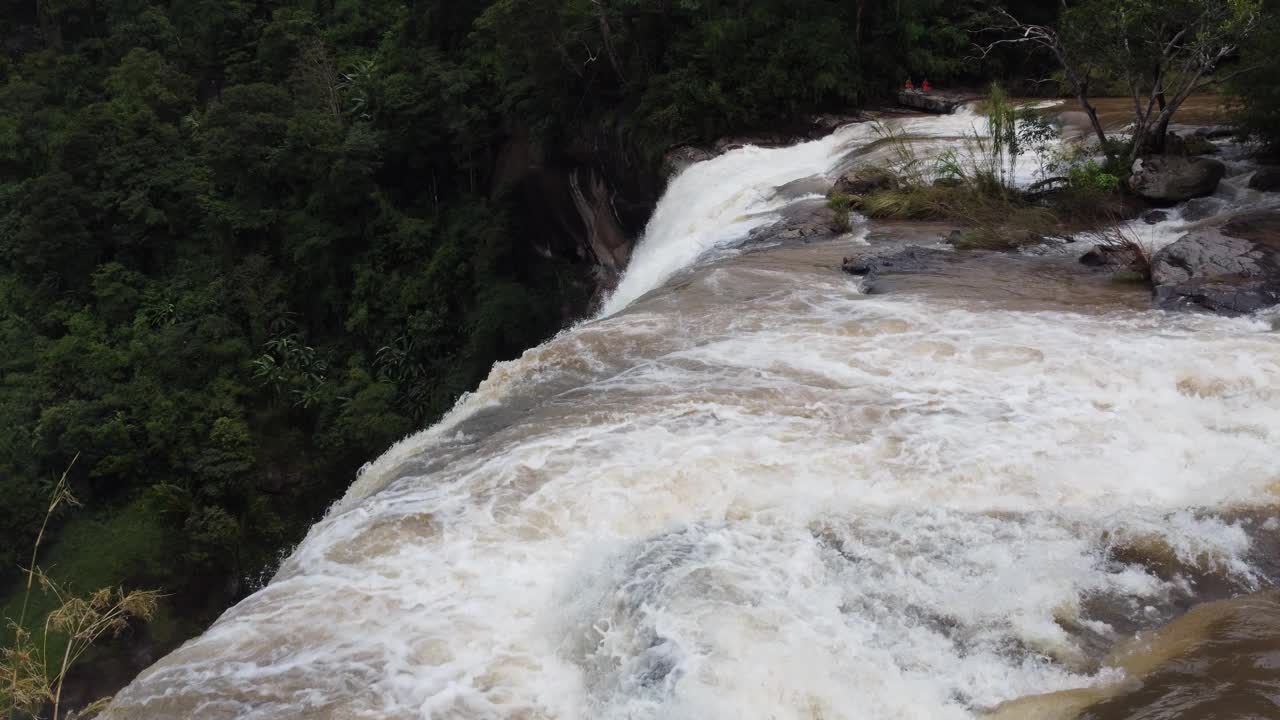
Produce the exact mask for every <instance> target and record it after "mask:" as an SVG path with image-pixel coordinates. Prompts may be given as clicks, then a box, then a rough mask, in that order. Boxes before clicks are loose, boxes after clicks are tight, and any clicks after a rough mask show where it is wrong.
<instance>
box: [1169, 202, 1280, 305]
mask: <svg viewBox="0 0 1280 720" xmlns="http://www.w3.org/2000/svg"><path fill="white" fill-rule="evenodd" d="M1151 281H1152V284H1153V285H1154V286H1155V300H1156V304H1157V305H1158V306H1160V307H1162V308H1165V309H1183V308H1190V309H1202V310H1208V311H1211V312H1216V313H1221V314H1225V315H1240V314H1245V313H1251V312H1254V311H1257V310H1261V309H1264V308H1268V307H1271V306H1273V305H1278V304H1280V212H1273V211H1263V212H1255V213H1250V214H1247V215H1241V216H1238V217H1236V218H1235V219H1233V220H1232V221H1231V222H1229V223H1227V224H1226V225H1224V226H1222V227H1221V228H1214V229H1206V230H1201V231H1197V232H1194V233H1191V234H1189V235H1187V236H1185V237H1183V238H1182V239H1181V240H1179V241H1177V242H1176V243H1174V244H1172V245H1170V246H1169V247H1167V248H1165V249H1163V250H1161V251H1160V252H1158V253H1156V255H1155V257H1154V258H1152V262H1151Z"/></svg>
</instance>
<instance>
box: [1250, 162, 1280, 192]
mask: <svg viewBox="0 0 1280 720" xmlns="http://www.w3.org/2000/svg"><path fill="white" fill-rule="evenodd" d="M1249 189H1250V190H1260V191H1262V192H1275V191H1277V190H1280V167H1264V168H1259V169H1258V171H1257V172H1255V173H1254V174H1253V177H1251V178H1249Z"/></svg>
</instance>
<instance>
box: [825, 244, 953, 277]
mask: <svg viewBox="0 0 1280 720" xmlns="http://www.w3.org/2000/svg"><path fill="white" fill-rule="evenodd" d="M950 254H951V253H950V252H948V251H946V250H938V249H935V248H924V247H919V246H916V245H912V246H911V247H908V248H904V249H902V250H899V251H897V252H894V253H890V254H870V255H859V256H857V257H852V258H845V259H844V262H843V263H842V264H841V266H840V267H841V269H842V270H844V271H845V272H847V273H849V274H850V275H862V276H868V277H870V276H875V275H881V274H885V273H909V272H924V271H928V270H933V269H935V268H937V267H938V266H939V265H940V264H941V262H942V261H943V260H944V259H945V258H947V257H949V256H950Z"/></svg>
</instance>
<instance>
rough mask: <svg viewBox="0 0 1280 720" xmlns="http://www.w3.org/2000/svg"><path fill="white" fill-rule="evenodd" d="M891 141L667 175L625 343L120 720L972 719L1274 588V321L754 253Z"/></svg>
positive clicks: (1048, 270) (750, 158)
mask: <svg viewBox="0 0 1280 720" xmlns="http://www.w3.org/2000/svg"><path fill="white" fill-rule="evenodd" d="M906 122H910V123H913V124H915V127H914V129H913V131H914V132H916V133H920V134H923V135H930V134H932V135H934V136H936V137H948V136H951V135H953V134H955V132H956V124H957V123H961V122H964V120H963V119H960V120H957V119H955V118H946V119H936V120H931V119H930V120H910V121H906ZM874 141H875V138H874V135H873V131H872V130H871V129H870V128H869V127H868V126H865V125H860V126H854V127H851V128H847V129H845V130H842V131H840V132H838V133H836V134H835V135H833V136H831V137H830V138H827V139H825V140H822V141H818V142H815V143H808V144H804V145H800V146H796V147H793V148H784V149H776V150H763V149H758V148H746V149H743V150H739V151H734V152H731V153H728V154H726V155H725V156H722V157H720V158H717V159H715V160H712V161H708V162H706V163H702V164H699V165H695V166H693V168H691V169H690V170H688V171H686V172H685V173H684V174H683V175H681V176H680V177H679V178H677V179H675V180H674V181H673V183H672V184H671V186H670V189H669V191H668V193H667V195H666V196H665V197H664V198H663V200H662V202H661V204H660V206H659V208H658V210H657V212H656V213H655V216H654V219H653V222H652V223H651V224H650V227H649V230H648V233H647V236H646V239H645V242H644V243H643V244H642V245H641V246H640V248H639V249H638V251H637V253H636V255H635V259H634V264H633V266H632V268H631V270H630V271H629V272H628V275H627V277H626V278H624V279H623V281H622V284H621V285H620V286H619V288H618V291H617V293H616V294H615V295H614V296H613V297H612V298H611V299H610V301H609V304H608V305H607V307H606V308H605V309H604V311H603V313H602V314H601V316H600V317H599V318H597V319H595V320H593V321H590V322H586V323H583V324H581V325H579V326H577V327H574V328H572V329H570V330H568V331H565V332H564V333H561V334H560V335H559V336H557V337H556V338H554V339H552V340H551V341H549V342H547V343H546V344H544V345H542V346H540V347H537V348H534V349H532V350H530V351H529V352H527V353H525V355H524V356H523V357H521V358H520V359H518V360H515V361H512V362H509V363H501V364H499V365H498V366H496V367H495V368H494V370H493V373H492V374H491V375H490V377H489V378H488V380H486V381H485V382H484V384H483V385H482V386H481V387H480V388H479V389H477V391H476V392H475V393H473V394H471V395H469V396H467V397H466V398H464V399H463V400H462V401H460V403H459V405H458V407H457V408H456V409H455V410H454V411H453V412H452V413H451V414H450V415H449V416H448V417H446V418H445V419H444V420H443V421H442V422H441V423H440V424H438V425H437V426H435V427H433V428H430V429H428V430H426V431H424V432H423V433H420V434H418V435H416V436H413V437H411V438H408V439H406V440H405V441H403V442H402V443H400V444H399V445H397V446H396V447H395V448H393V449H392V450H391V451H389V452H388V453H387V454H386V455H385V456H384V457H382V458H380V459H379V460H378V461H376V462H374V463H372V464H371V465H370V466H369V467H368V468H366V470H365V471H364V472H363V473H362V475H361V477H360V479H359V480H358V482H356V484H355V485H353V487H352V489H351V490H350V492H349V493H348V494H347V497H345V498H344V499H343V500H342V501H341V502H340V503H338V504H337V505H336V506H335V507H334V508H333V509H332V510H331V512H330V513H329V515H328V516H327V517H326V518H325V519H324V520H322V521H321V522H319V523H318V524H317V525H316V526H315V527H314V528H313V529H312V530H311V532H310V534H309V535H308V536H307V538H306V540H305V541H304V542H303V543H302V544H301V545H300V546H299V547H298V548H297V549H296V551H295V552H294V553H293V555H292V556H291V557H290V558H289V559H288V560H287V561H286V562H285V563H284V565H283V567H282V568H281V569H280V571H279V573H278V574H277V576H276V577H275V578H274V580H273V581H272V582H271V583H270V584H269V585H268V586H267V587H265V588H264V589H262V590H261V591H259V592H258V593H256V594H255V595H253V596H252V597H250V598H248V599H247V600H245V601H244V602H242V603H240V604H239V605H237V606H236V607H235V608H233V609H231V610H229V611H228V612H227V613H226V614H225V615H224V616H223V617H222V618H221V619H220V620H219V621H218V622H217V623H216V624H215V625H214V626H213V627H212V628H210V630H209V631H208V632H207V633H205V634H204V635H203V636H201V637H200V638H198V639H196V640H194V641H192V642H189V643H188V644H186V645H184V646H183V647H182V648H181V649H179V650H178V651H176V652H175V653H173V654H172V655H170V656H169V657H167V658H165V659H164V660H162V661H161V662H159V663H157V664H156V665H155V666H154V667H152V668H151V669H149V670H148V671H146V672H145V673H143V675H142V676H140V677H139V678H138V679H137V680H136V681H135V682H134V683H133V684H132V685H131V686H129V687H128V688H127V689H126V690H124V691H123V692H122V693H121V694H120V695H119V696H118V697H117V699H116V700H115V702H114V704H113V705H112V706H111V709H110V710H108V712H107V713H106V715H105V717H107V718H111V719H112V720H150V719H153V718H188V717H198V718H202V719H206V718H207V719H210V720H221V719H223V718H227V719H230V718H249V719H253V720H283V719H285V718H288V719H291V720H292V719H295V718H308V719H311V718H315V719H318V720H329V719H331V720H338V719H340V718H341V719H344V720H345V719H348V718H378V719H392V718H394V719H401V718H403V719H406V720H408V719H410V718H529V719H542V718H546V719H551V718H556V719H564V720H570V719H578V718H583V719H586V718H601V719H614V718H617V719H622V718H627V719H635V720H639V719H646V718H653V719H655V720H657V719H664V720H666V719H686V718H687V719H689V720H695V719H696V720H706V719H708V718H726V719H727V718H773V719H785V718H796V719H801V718H803V719H805V720H816V719H818V718H821V719H823V720H832V719H835V718H872V719H879V718H885V719H889V718H894V719H903V720H907V719H910V720H916V719H918V720H926V719H928V720H936V719H943V720H947V719H951V718H955V719H957V720H960V719H968V718H973V717H975V716H977V715H979V714H981V713H983V712H986V711H989V710H991V709H993V708H996V707H998V706H1000V705H1001V704H1002V703H1005V702H1006V701H1010V700H1015V699H1017V698H1021V697H1025V696H1030V695H1037V694H1042V693H1050V692H1054V691H1061V690H1068V689H1072V688H1090V687H1102V686H1106V685H1108V684H1110V683H1115V682H1117V681H1118V680H1119V679H1120V676H1121V675H1123V671H1122V670H1120V669H1118V668H1113V667H1108V666H1106V664H1105V663H1103V662H1101V661H1100V657H1101V655H1102V654H1103V653H1102V652H1100V651H1099V648H1104V647H1109V646H1110V645H1112V644H1114V643H1115V642H1117V641H1119V640H1121V639H1123V638H1124V637H1126V636H1128V635H1131V634H1132V632H1133V630H1134V629H1135V628H1146V627H1152V626H1154V625H1156V624H1159V623H1160V622H1163V621H1165V620H1168V619H1169V618H1171V617H1173V616H1174V615H1175V614H1177V612H1179V610H1180V609H1181V608H1184V607H1185V603H1186V601H1187V598H1188V597H1191V596H1192V595H1194V594H1195V592H1196V587H1195V586H1196V584H1197V583H1198V582H1199V583H1208V582H1209V581H1210V579H1212V582H1213V583H1217V584H1219V585H1222V586H1224V587H1228V588H1230V589H1231V591H1232V592H1250V591H1254V590H1258V589H1262V588H1265V587H1267V586H1269V584H1270V582H1271V578H1270V576H1269V575H1268V571H1267V569H1266V567H1264V566H1265V562H1264V561H1263V559H1260V557H1259V554H1258V547H1259V546H1258V542H1259V540H1258V538H1259V537H1261V534H1263V533H1267V532H1274V531H1275V530H1276V528H1275V527H1270V529H1268V526H1267V525H1266V523H1263V522H1261V521H1258V520H1256V517H1257V514H1256V513H1257V512H1271V511H1272V510H1271V509H1273V508H1274V507H1275V504H1276V502H1277V492H1280V474H1278V473H1280V470H1278V468H1280V338H1278V337H1277V334H1276V333H1275V332H1274V331H1273V330H1272V328H1271V325H1270V324H1269V323H1268V322H1266V321H1265V320H1262V319H1248V318H1245V319H1223V318H1216V317H1208V316H1196V315H1171V314H1166V313H1162V312H1156V311H1152V310H1150V309H1148V305H1147V303H1146V299H1145V297H1143V295H1142V293H1141V291H1139V290H1137V289H1134V288H1122V287H1115V286H1113V285H1106V284H1099V283H1098V282H1097V281H1095V280H1093V279H1090V278H1089V277H1086V276H1084V275H1073V274H1070V273H1067V274H1066V275H1060V274H1059V273H1058V271H1059V270H1060V268H1058V266H1056V265H1053V261H1052V260H1045V261H1042V262H1045V263H1049V264H1048V265H1045V266H1043V267H1041V266H1037V268H1040V269H1039V270H1037V271H1035V272H1033V273H1030V274H1027V275H1025V276H1020V275H1017V274H1014V273H1008V272H987V271H984V270H981V269H974V268H973V267H971V266H968V265H964V264H958V265H957V267H956V270H955V271H954V273H952V274H951V275H950V276H945V277H939V278H934V279H928V278H926V279H923V280H920V281H918V284H916V285H911V284H910V283H907V284H905V285H903V286H902V288H901V289H900V290H898V291H895V292H890V293H888V294H884V295H866V294H864V293H863V292H862V291H861V289H860V288H859V286H858V284H857V283H856V282H855V281H854V279H852V278H850V277H849V276H846V275H843V274H842V273H840V272H839V269H838V268H839V262H840V258H841V256H842V255H843V254H846V253H848V252H849V251H850V250H851V248H856V247H858V246H860V245H864V244H865V243H866V242H868V237H869V233H868V228H867V227H866V226H865V224H860V225H861V226H860V227H859V228H857V229H856V230H855V232H854V233H852V234H851V235H850V236H849V237H845V238H842V239H840V240H837V241H833V242H829V243H818V244H813V245H809V246H780V247H774V248H772V249H767V250H756V251H753V252H746V250H748V249H749V248H745V247H742V246H741V241H742V240H743V239H744V238H745V237H746V236H748V235H749V234H750V233H751V232H752V231H755V230H759V229H761V228H764V227H766V226H767V225H768V224H769V223H771V222H773V221H774V220H776V218H777V217H778V213H779V212H781V211H782V209H783V208H784V207H785V205H786V204H787V203H788V202H794V201H796V198H794V197H792V198H790V199H788V198H787V197H786V196H785V194H782V193H779V192H777V188H778V187H780V186H782V185H785V184H786V183H789V182H793V181H796V180H801V179H804V178H806V177H810V176H818V177H822V176H825V175H828V174H830V173H832V172H834V171H835V169H836V168H838V167H839V166H840V164H841V163H842V162H844V161H845V160H846V159H847V157H848V155H849V154H850V153H852V152H856V151H859V149H861V148H865V147H866V146H868V145H869V144H871V143H873V142H874ZM1037 262H1041V261H1037ZM1067 266H1074V263H1067V264H1066V265H1064V266H1063V267H1067ZM1042 271H1043V272H1042ZM1076 272H1083V271H1076ZM944 275H946V274H945V273H944ZM957 288H960V289H959V290H957ZM1077 296H1080V297H1077ZM1170 568H1172V570H1170ZM1029 717H1030V716H1029Z"/></svg>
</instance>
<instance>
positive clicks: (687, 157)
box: [662, 145, 715, 177]
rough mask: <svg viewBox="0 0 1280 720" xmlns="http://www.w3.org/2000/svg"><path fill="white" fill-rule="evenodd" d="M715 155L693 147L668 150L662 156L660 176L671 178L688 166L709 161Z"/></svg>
mask: <svg viewBox="0 0 1280 720" xmlns="http://www.w3.org/2000/svg"><path fill="white" fill-rule="evenodd" d="M713 157H715V153H712V152H711V151H710V150H706V149H705V148H700V147H696V146H693V145H681V146H680V147H677V148H672V149H671V150H668V151H667V153H666V154H665V155H663V156H662V174H663V175H664V176H666V177H673V176H675V175H678V174H680V173H682V172H684V171H685V170H686V169H687V168H688V167H689V166H690V165H694V164H697V163H700V162H704V161H707V160H710V159H711V158H713Z"/></svg>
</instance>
